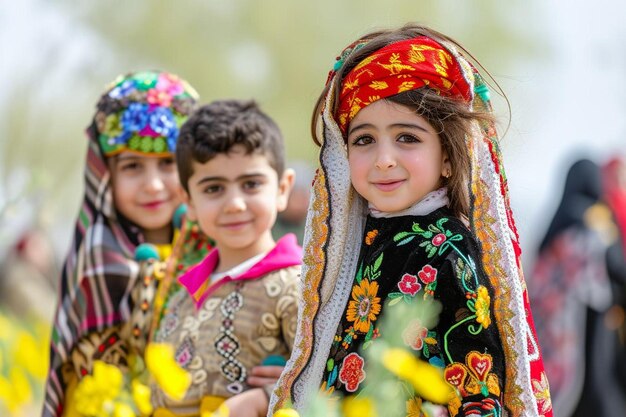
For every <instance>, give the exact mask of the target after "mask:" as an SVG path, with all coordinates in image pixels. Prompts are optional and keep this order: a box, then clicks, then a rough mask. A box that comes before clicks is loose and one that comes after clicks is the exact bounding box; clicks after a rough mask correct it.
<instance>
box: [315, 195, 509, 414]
mask: <svg viewBox="0 0 626 417" xmlns="http://www.w3.org/2000/svg"><path fill="white" fill-rule="evenodd" d="M480 259H481V257H480V252H479V248H478V246H477V243H476V240H475V239H474V237H473V236H472V235H471V233H470V232H469V231H468V229H467V228H466V226H465V225H464V224H463V223H462V222H461V221H460V220H459V219H458V218H456V217H453V216H452V214H451V212H450V210H449V209H447V208H445V207H444V208H439V209H437V210H435V211H433V212H431V213H430V214H428V215H424V216H412V215H410V216H399V217H392V218H374V217H372V216H368V218H367V222H366V226H365V233H364V237H363V241H362V243H361V253H360V256H359V262H358V267H357V273H356V276H355V279H354V283H353V287H352V292H351V295H350V298H349V300H348V303H347V305H346V307H345V310H344V314H343V316H342V318H341V322H340V324H339V327H338V329H337V332H336V334H335V339H334V341H333V344H332V346H331V350H330V354H329V358H328V360H327V366H326V369H325V371H324V376H323V380H322V388H323V389H325V390H327V391H339V392H341V393H344V394H355V393H358V392H359V391H360V389H361V388H362V386H361V385H362V383H363V381H364V380H365V377H366V373H365V371H364V368H365V360H366V359H365V358H364V357H363V354H362V353H363V350H365V349H367V348H368V347H369V345H370V344H371V343H372V342H373V343H375V339H376V338H378V337H380V336H383V335H384V334H385V329H384V328H380V316H381V315H382V314H384V311H385V310H386V309H393V308H395V307H394V306H396V305H397V304H398V303H399V302H406V303H412V302H414V300H416V299H418V298H423V299H428V298H434V299H435V300H438V301H439V302H440V303H441V304H442V311H441V313H440V315H439V321H438V323H437V324H436V325H435V326H431V327H432V328H427V327H425V326H424V324H423V323H420V320H419V319H414V320H409V321H410V323H408V326H407V327H406V329H404V331H403V340H404V342H405V344H407V346H409V347H410V348H411V349H413V350H414V351H415V352H416V355H418V356H420V357H421V358H422V359H424V360H427V361H428V362H430V363H431V364H433V365H436V366H439V367H441V368H445V371H444V376H445V378H446V380H447V381H448V382H449V383H450V384H452V385H453V386H454V387H455V388H457V393H458V394H459V397H460V398H459V399H457V400H455V401H451V402H450V403H449V404H448V407H449V411H450V415H452V416H465V415H480V416H486V415H493V416H501V415H502V406H501V404H502V398H501V397H502V394H501V393H502V391H503V387H504V385H503V384H504V375H505V369H504V366H505V364H504V353H503V348H502V344H501V341H500V336H499V333H498V329H497V327H496V325H495V324H491V317H492V309H493V307H492V301H491V300H492V297H493V290H492V287H491V285H490V283H489V282H488V279H487V278H486V275H485V273H484V271H483V268H482V265H481V261H480ZM370 382H371V381H370Z"/></svg>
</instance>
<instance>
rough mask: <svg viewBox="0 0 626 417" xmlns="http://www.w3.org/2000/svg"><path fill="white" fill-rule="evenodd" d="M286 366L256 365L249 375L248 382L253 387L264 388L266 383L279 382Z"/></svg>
mask: <svg viewBox="0 0 626 417" xmlns="http://www.w3.org/2000/svg"><path fill="white" fill-rule="evenodd" d="M283 369H285V367H284V366H255V367H254V368H252V370H251V372H250V376H248V379H247V381H246V382H247V383H248V385H250V386H252V387H259V388H262V387H264V386H266V385H270V384H271V385H274V384H276V382H278V378H280V374H281V373H282V372H283Z"/></svg>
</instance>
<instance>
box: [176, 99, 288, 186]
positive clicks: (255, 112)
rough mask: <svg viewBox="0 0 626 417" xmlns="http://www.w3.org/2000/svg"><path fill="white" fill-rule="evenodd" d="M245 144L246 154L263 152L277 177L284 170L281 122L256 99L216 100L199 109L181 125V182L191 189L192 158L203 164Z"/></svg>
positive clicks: (177, 152) (179, 163)
mask: <svg viewBox="0 0 626 417" xmlns="http://www.w3.org/2000/svg"><path fill="white" fill-rule="evenodd" d="M236 145H242V146H243V147H244V149H245V152H246V154H247V155H250V154H252V153H259V154H263V155H265V156H266V157H267V160H268V162H269V164H270V166H271V167H272V168H274V170H275V171H276V173H277V174H278V178H279V179H280V177H281V176H282V174H283V171H284V169H285V147H284V140H283V135H282V133H281V132H280V129H279V128H278V125H277V124H276V123H275V122H274V121H273V120H272V119H271V118H270V117H269V116H268V115H266V114H265V113H263V112H262V111H261V109H260V108H259V106H258V105H257V104H256V102H255V101H254V100H217V101H214V102H212V103H210V104H206V105H204V106H201V107H199V108H198V109H196V110H195V111H194V112H193V114H192V115H191V116H190V117H189V119H188V120H187V121H186V122H185V123H184V124H183V125H182V126H181V128H180V135H179V139H178V144H177V145H176V163H177V166H178V174H179V177H180V182H181V184H182V186H183V188H184V189H185V191H187V192H189V186H188V182H189V178H190V177H191V176H192V175H193V165H192V161H196V162H199V163H201V164H203V163H205V162H207V161H209V160H211V159H212V158H213V157H215V156H216V155H217V154H220V153H228V152H230V151H231V150H232V148H233V147H234V146H236Z"/></svg>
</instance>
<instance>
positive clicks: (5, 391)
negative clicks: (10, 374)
mask: <svg viewBox="0 0 626 417" xmlns="http://www.w3.org/2000/svg"><path fill="white" fill-rule="evenodd" d="M0 404H4V406H5V407H6V408H7V409H8V410H9V412H10V413H13V412H14V411H16V410H17V408H18V407H19V406H20V404H19V403H18V402H17V398H15V394H14V393H13V386H12V385H11V382H10V381H9V380H8V379H6V378H4V377H2V375H0Z"/></svg>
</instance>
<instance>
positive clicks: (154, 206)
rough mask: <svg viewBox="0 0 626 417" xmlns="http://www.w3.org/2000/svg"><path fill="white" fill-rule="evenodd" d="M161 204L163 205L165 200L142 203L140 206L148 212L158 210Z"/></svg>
mask: <svg viewBox="0 0 626 417" xmlns="http://www.w3.org/2000/svg"><path fill="white" fill-rule="evenodd" d="M163 203H165V200H156V201H150V202H148V203H143V204H141V206H142V207H144V208H146V209H148V210H156V209H158V208H159V207H160V206H161V205H162V204H163Z"/></svg>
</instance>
